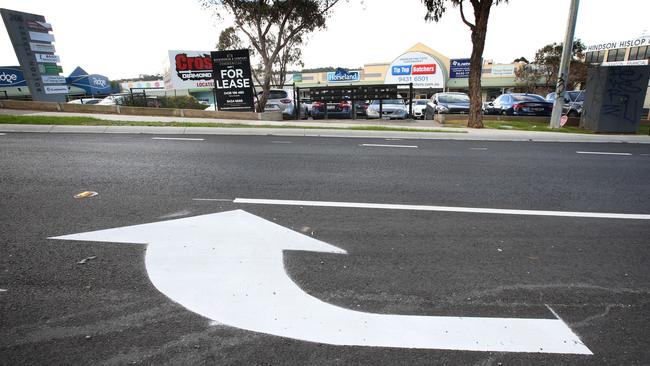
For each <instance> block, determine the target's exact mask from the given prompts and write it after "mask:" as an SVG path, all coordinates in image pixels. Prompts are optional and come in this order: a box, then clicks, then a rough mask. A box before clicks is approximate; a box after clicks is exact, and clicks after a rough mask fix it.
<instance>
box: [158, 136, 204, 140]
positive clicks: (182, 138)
mask: <svg viewBox="0 0 650 366" xmlns="http://www.w3.org/2000/svg"><path fill="white" fill-rule="evenodd" d="M151 139H152V140H178V141H204V139H193V138H187V137H152V138H151Z"/></svg>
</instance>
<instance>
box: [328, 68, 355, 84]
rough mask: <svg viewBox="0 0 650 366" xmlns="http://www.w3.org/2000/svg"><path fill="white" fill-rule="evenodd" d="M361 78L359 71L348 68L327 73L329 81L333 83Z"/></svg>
mask: <svg viewBox="0 0 650 366" xmlns="http://www.w3.org/2000/svg"><path fill="white" fill-rule="evenodd" d="M359 80H361V74H360V73H359V71H348V69H343V68H340V67H339V68H338V69H336V71H334V72H328V73H327V81H329V82H332V83H343V82H354V81H359Z"/></svg>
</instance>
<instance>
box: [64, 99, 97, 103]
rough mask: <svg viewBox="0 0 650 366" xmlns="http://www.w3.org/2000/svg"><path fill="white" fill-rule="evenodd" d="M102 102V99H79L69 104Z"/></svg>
mask: <svg viewBox="0 0 650 366" xmlns="http://www.w3.org/2000/svg"><path fill="white" fill-rule="evenodd" d="M102 100H103V99H100V98H79V99H75V100H71V101H69V102H68V104H98V103H99V102H101V101H102Z"/></svg>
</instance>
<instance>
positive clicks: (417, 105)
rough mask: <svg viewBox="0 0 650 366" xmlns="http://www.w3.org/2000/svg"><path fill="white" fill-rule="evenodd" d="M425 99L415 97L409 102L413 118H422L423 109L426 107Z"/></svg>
mask: <svg viewBox="0 0 650 366" xmlns="http://www.w3.org/2000/svg"><path fill="white" fill-rule="evenodd" d="M427 102H428V101H427V100H426V99H416V100H414V101H413V103H411V110H412V113H413V118H416V119H424V110H425V109H426V108H427Z"/></svg>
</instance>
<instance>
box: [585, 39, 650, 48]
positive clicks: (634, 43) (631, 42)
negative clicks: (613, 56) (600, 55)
mask: <svg viewBox="0 0 650 366" xmlns="http://www.w3.org/2000/svg"><path fill="white" fill-rule="evenodd" d="M648 45H650V36H644V37H639V38H634V39H626V40H622V41H610V42H603V43H598V44H593V45H591V46H587V52H593V51H605V50H611V49H614V48H628V47H642V46H648Z"/></svg>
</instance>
